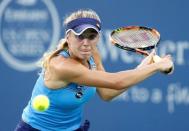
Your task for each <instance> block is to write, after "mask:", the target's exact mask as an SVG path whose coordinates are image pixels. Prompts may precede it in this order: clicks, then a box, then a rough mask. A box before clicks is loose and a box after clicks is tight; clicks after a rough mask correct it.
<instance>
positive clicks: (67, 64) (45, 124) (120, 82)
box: [15, 9, 172, 131]
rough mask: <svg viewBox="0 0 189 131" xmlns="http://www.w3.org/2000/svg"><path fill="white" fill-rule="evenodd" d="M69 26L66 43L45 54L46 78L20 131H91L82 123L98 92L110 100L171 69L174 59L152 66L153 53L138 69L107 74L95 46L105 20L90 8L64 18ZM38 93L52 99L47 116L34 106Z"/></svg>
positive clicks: (36, 91)
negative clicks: (92, 99) (91, 100)
mask: <svg viewBox="0 0 189 131" xmlns="http://www.w3.org/2000/svg"><path fill="white" fill-rule="evenodd" d="M64 26H65V29H66V33H65V38H64V39H62V40H60V43H59V45H58V46H57V49H56V50H54V51H53V52H50V53H47V54H45V55H44V58H43V59H42V73H41V74H40V76H39V78H38V79H37V81H36V84H35V86H34V88H33V92H32V96H31V100H30V101H29V102H28V105H27V106H26V107H25V109H24V110H23V113H22V119H21V121H20V122H19V123H18V125H17V127H16V129H15V131H37V130H42V131H87V130H88V129H89V121H85V123H84V125H83V124H82V123H81V121H82V111H83V106H84V104H85V103H86V102H88V101H89V100H90V98H91V97H93V96H94V94H95V93H96V92H97V93H98V94H99V95H100V97H101V98H102V99H103V100H105V101H109V100H111V99H113V98H114V97H116V96H118V95H119V94H121V93H122V92H124V91H126V90H127V89H128V88H129V87H131V86H133V85H135V84H137V83H139V82H141V81H143V80H144V79H146V78H148V77H150V76H151V75H153V74H155V73H156V72H158V71H165V70H167V69H169V68H170V67H171V66H172V60H171V57H170V56H169V55H167V56H165V57H163V59H162V60H161V61H160V62H158V63H153V62H152V57H153V55H154V53H151V54H150V55H149V56H147V57H146V58H145V59H144V60H143V61H142V62H141V63H140V64H139V66H137V68H134V69H132V70H127V71H120V72H115V73H109V72H106V71H105V70H104V67H103V65H102V61H101V57H100V54H99V52H98V49H97V47H96V46H97V43H98V41H99V37H100V33H101V21H100V18H99V16H98V15H97V14H96V12H94V11H93V10H90V9H87V10H78V11H76V12H73V13H71V14H70V15H69V16H67V18H65V20H64ZM39 94H44V95H46V96H48V98H49V100H50V107H49V108H48V109H47V110H46V111H44V112H38V111H36V110H34V109H33V108H32V106H31V102H32V99H33V98H34V97H35V96H37V95H39Z"/></svg>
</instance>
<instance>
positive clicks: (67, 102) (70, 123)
mask: <svg viewBox="0 0 189 131" xmlns="http://www.w3.org/2000/svg"><path fill="white" fill-rule="evenodd" d="M60 55H62V56H63V57H65V58H68V57H69V53H68V52H67V51H62V52H60ZM89 64H90V68H91V69H94V68H95V67H96V65H95V63H94V60H93V58H92V57H91V58H90V60H89ZM78 90H81V91H82V93H83V96H82V97H81V98H77V97H76V96H75V95H76V93H77V91H78ZM95 93H96V88H95V87H88V86H81V85H78V84H76V83H70V84H68V85H67V87H64V88H60V89H49V88H48V87H46V86H45V85H44V80H43V73H41V75H40V76H39V78H38V80H37V82H36V84H35V86H34V89H33V92H32V96H31V99H30V101H29V102H28V105H27V106H26V107H25V109H24V110H23V113H22V119H23V121H24V122H26V123H28V124H29V125H31V126H32V127H34V128H36V129H39V130H42V131H73V130H75V129H77V128H79V127H80V125H81V118H82V110H83V105H84V104H85V103H86V102H87V101H89V99H90V98H91V97H92V96H94V94H95ZM40 94H43V95H46V96H47V97H48V98H49V100H50V106H49V108H48V109H47V110H46V111H44V112H39V111H36V110H34V109H33V108H32V105H31V102H32V100H33V98H34V97H35V96H37V95H40Z"/></svg>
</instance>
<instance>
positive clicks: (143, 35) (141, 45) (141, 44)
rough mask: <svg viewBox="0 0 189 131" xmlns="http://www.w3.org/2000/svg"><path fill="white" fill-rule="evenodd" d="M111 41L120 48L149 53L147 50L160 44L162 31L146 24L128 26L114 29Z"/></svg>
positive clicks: (144, 53)
mask: <svg viewBox="0 0 189 131" xmlns="http://www.w3.org/2000/svg"><path fill="white" fill-rule="evenodd" d="M110 41H111V43H112V44H113V45H115V46H116V47H118V48H121V49H124V50H128V51H132V52H138V53H140V54H143V55H148V53H147V52H146V51H147V50H151V49H153V48H155V47H156V46H157V45H158V43H159V41H160V33H159V32H158V31H157V30H156V29H154V28H149V27H145V26H127V27H121V28H118V29H115V30H113V31H112V32H111V34H110Z"/></svg>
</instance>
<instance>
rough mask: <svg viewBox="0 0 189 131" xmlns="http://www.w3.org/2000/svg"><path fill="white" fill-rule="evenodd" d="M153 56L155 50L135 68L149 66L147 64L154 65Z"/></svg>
mask: <svg viewBox="0 0 189 131" xmlns="http://www.w3.org/2000/svg"><path fill="white" fill-rule="evenodd" d="M154 55H155V50H153V51H152V52H151V53H150V54H149V56H146V57H145V58H144V59H143V60H142V62H141V63H140V64H139V65H138V66H137V68H140V67H144V66H146V65H149V64H152V63H154V61H153V57H154Z"/></svg>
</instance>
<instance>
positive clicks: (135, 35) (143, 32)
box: [110, 26, 174, 74]
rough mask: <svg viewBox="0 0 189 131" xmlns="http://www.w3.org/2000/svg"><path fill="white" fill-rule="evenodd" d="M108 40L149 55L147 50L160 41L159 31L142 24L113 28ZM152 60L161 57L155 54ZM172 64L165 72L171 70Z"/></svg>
mask: <svg viewBox="0 0 189 131" xmlns="http://www.w3.org/2000/svg"><path fill="white" fill-rule="evenodd" d="M110 41H111V42H112V43H113V44H114V45H115V46H116V47H118V48H120V49H124V50H127V51H132V52H135V53H138V54H142V55H146V56H148V55H149V52H148V51H149V50H152V49H156V46H157V45H158V44H159V41H160V33H159V32H158V31H157V30H156V29H152V28H148V27H144V26H128V27H121V28H118V29H116V30H113V31H112V32H111V34H110ZM153 60H154V62H159V61H160V60H161V57H159V56H158V55H155V56H154V57H153ZM173 69H174V65H173V66H172V67H171V68H170V69H169V70H167V71H165V72H163V73H165V74H171V73H172V72H173Z"/></svg>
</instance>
